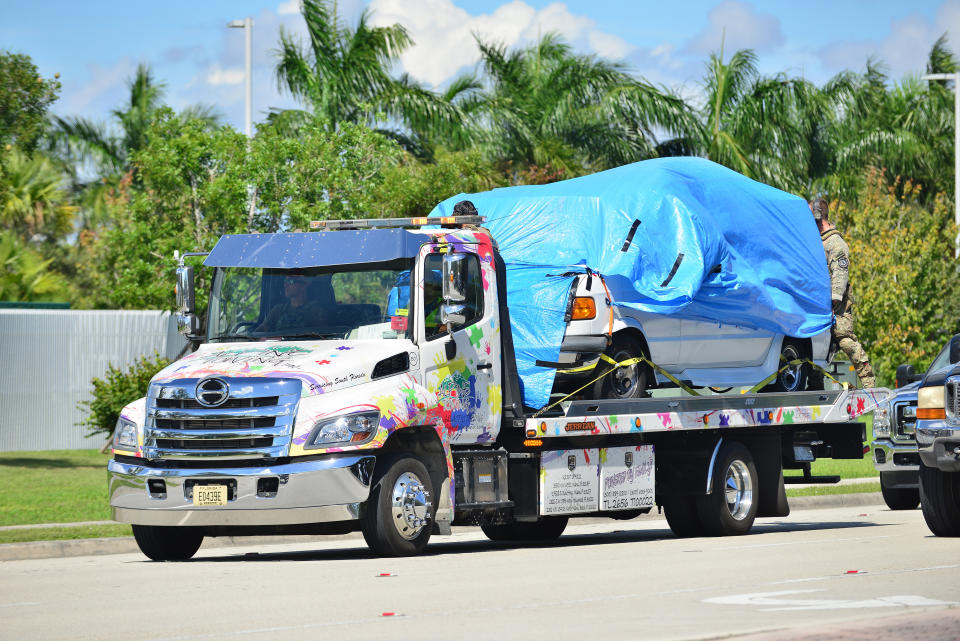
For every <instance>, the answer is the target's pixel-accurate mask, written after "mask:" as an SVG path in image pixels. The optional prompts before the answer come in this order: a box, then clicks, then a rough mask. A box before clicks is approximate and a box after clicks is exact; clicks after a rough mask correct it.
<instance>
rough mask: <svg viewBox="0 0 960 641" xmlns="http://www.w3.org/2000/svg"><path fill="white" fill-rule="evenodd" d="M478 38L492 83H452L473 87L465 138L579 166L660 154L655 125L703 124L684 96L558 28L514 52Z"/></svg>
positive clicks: (568, 168) (492, 150)
mask: <svg viewBox="0 0 960 641" xmlns="http://www.w3.org/2000/svg"><path fill="white" fill-rule="evenodd" d="M477 44H478V46H479V47H480V53H481V68H482V70H483V73H484V76H485V83H484V85H485V89H483V90H480V91H478V90H477V83H476V80H475V79H474V78H473V77H465V78H462V79H459V80H458V82H457V83H455V84H454V85H453V86H452V87H451V88H452V89H453V88H456V89H457V91H458V92H464V93H465V96H464V97H462V98H460V97H459V94H458V96H457V97H458V98H459V99H460V104H459V105H458V108H459V109H460V111H461V112H462V113H464V114H469V115H471V116H472V117H471V118H470V121H471V122H472V123H474V124H473V126H472V129H470V130H467V132H466V134H462V139H463V140H466V141H479V142H480V143H481V144H482V146H483V148H485V149H486V150H487V152H488V154H489V155H490V156H492V157H493V158H496V159H501V160H505V161H509V162H510V163H512V164H513V165H514V166H515V167H519V168H525V167H531V166H541V167H543V166H546V165H550V166H552V167H555V168H559V169H563V170H564V171H565V172H568V173H574V174H576V173H581V172H583V171H585V170H597V169H604V168H607V167H614V166H618V165H622V164H624V163H628V162H633V161H636V160H642V159H644V158H650V157H654V156H657V155H658V153H659V149H658V145H660V143H659V142H658V140H657V137H656V135H655V132H654V130H655V129H661V130H666V131H668V132H671V133H677V132H682V133H687V132H689V131H691V130H694V129H695V128H696V126H697V124H696V121H695V119H694V118H693V117H692V114H691V113H690V111H689V110H688V109H687V107H686V105H685V104H684V102H683V101H682V100H681V99H680V98H677V97H675V96H672V95H670V94H668V93H666V92H664V91H662V90H659V89H657V88H655V87H653V86H652V85H650V84H647V83H646V82H643V81H640V80H637V79H635V78H633V77H632V76H631V75H630V74H628V73H627V71H626V68H625V67H624V66H623V65H622V64H619V63H615V62H609V61H606V60H603V59H600V58H597V57H595V56H589V55H578V54H575V53H573V51H572V50H571V48H570V46H569V45H567V44H566V43H565V42H563V40H562V39H561V38H560V36H558V35H556V34H552V33H551V34H547V35H545V36H543V37H542V38H541V39H540V40H539V41H538V42H536V43H535V44H534V45H532V46H530V47H528V48H523V49H517V50H514V51H511V52H508V51H507V50H506V47H504V46H502V45H495V44H490V43H485V42H483V41H481V40H479V39H478V41H477ZM453 142H454V143H456V142H457V141H453ZM448 144H449V141H448ZM461 144H462V142H461ZM451 146H454V147H456V144H454V145H451Z"/></svg>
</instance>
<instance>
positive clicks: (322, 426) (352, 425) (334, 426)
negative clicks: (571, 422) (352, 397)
mask: <svg viewBox="0 0 960 641" xmlns="http://www.w3.org/2000/svg"><path fill="white" fill-rule="evenodd" d="M379 425H380V412H358V413H356V414H342V415H340V416H328V417H326V418H322V419H320V420H319V421H317V422H316V423H315V424H314V426H313V431H312V432H310V438H308V439H307V445H306V447H307V448H311V447H325V446H327V445H332V444H334V443H363V442H364V441H366V440H368V439H369V438H370V437H371V436H373V434H374V433H376V431H377V427H378V426H379Z"/></svg>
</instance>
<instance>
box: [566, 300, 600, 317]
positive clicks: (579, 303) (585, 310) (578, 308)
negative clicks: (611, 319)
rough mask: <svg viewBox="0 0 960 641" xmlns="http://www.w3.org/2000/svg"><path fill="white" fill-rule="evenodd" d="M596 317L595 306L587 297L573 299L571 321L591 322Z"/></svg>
mask: <svg viewBox="0 0 960 641" xmlns="http://www.w3.org/2000/svg"><path fill="white" fill-rule="evenodd" d="M596 317H597V304H596V303H595V302H594V301H593V299H592V298H590V297H589V296H577V297H576V298H574V299H573V315H572V316H571V318H572V319H573V320H591V319H593V318H596Z"/></svg>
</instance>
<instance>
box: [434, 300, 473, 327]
mask: <svg viewBox="0 0 960 641" xmlns="http://www.w3.org/2000/svg"><path fill="white" fill-rule="evenodd" d="M440 322H441V323H444V324H446V326H447V327H450V328H451V329H452V328H454V327H463V326H464V325H466V324H467V306H466V305H449V304H447V303H444V304H443V306H441V307H440Z"/></svg>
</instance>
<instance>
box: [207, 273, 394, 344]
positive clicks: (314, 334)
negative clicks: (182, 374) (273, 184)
mask: <svg viewBox="0 0 960 641" xmlns="http://www.w3.org/2000/svg"><path fill="white" fill-rule="evenodd" d="M391 266H393V267H395V266H396V263H392V264H391ZM409 306H410V270H409V269H395V268H393V269H371V268H369V266H365V268H364V269H355V270H349V269H347V270H344V269H338V270H337V271H331V270H330V269H329V268H310V269H292V270H291V269H261V268H253V267H221V268H218V269H217V272H216V275H215V276H214V280H213V288H212V290H211V293H210V316H209V319H210V320H209V328H208V331H207V338H208V340H210V341H237V340H267V339H281V340H298V339H303V340H307V339H352V340H381V339H392V338H406V337H407V336H408V335H409V332H410V324H409V322H408V319H409Z"/></svg>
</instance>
